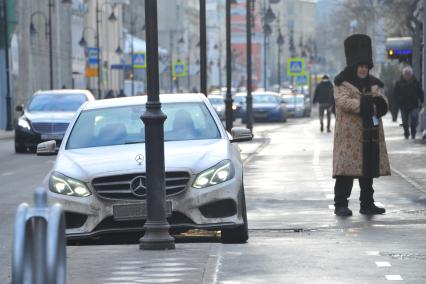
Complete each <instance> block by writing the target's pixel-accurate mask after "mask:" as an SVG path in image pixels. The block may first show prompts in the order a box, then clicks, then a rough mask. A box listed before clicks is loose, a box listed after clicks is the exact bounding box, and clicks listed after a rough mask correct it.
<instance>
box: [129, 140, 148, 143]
mask: <svg viewBox="0 0 426 284" xmlns="http://www.w3.org/2000/svg"><path fill="white" fill-rule="evenodd" d="M138 143H145V140H140V141H126V142H124V144H138Z"/></svg>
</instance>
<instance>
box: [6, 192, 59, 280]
mask: <svg viewBox="0 0 426 284" xmlns="http://www.w3.org/2000/svg"><path fill="white" fill-rule="evenodd" d="M14 234H15V235H14V242H13V254H12V284H22V283H33V284H57V283H60V284H63V283H65V281H66V260H65V258H66V250H65V246H66V240H65V217H64V212H63V209H62V206H61V205H60V204H54V205H52V206H50V207H48V204H47V193H46V191H45V190H44V189H43V188H37V189H36V190H35V192H34V207H29V205H28V204H27V203H22V204H21V205H19V207H18V210H17V213H16V220H15V232H14Z"/></svg>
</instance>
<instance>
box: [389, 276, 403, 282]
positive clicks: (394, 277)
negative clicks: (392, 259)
mask: <svg viewBox="0 0 426 284" xmlns="http://www.w3.org/2000/svg"><path fill="white" fill-rule="evenodd" d="M385 277H386V280H390V281H398V280H403V279H402V277H401V275H385Z"/></svg>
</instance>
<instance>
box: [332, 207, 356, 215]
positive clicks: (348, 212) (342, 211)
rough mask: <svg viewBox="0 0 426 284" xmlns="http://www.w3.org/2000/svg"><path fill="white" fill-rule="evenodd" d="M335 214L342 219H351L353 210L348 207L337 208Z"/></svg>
mask: <svg viewBox="0 0 426 284" xmlns="http://www.w3.org/2000/svg"><path fill="white" fill-rule="evenodd" d="M334 214H336V215H337V216H340V217H349V216H352V210H351V209H349V208H348V207H336V208H335V209H334Z"/></svg>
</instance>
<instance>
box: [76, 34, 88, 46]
mask: <svg viewBox="0 0 426 284" xmlns="http://www.w3.org/2000/svg"><path fill="white" fill-rule="evenodd" d="M78 45H79V46H81V47H86V46H87V41H86V39H85V38H84V36H82V37H81V39H80V41H79V42H78Z"/></svg>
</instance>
